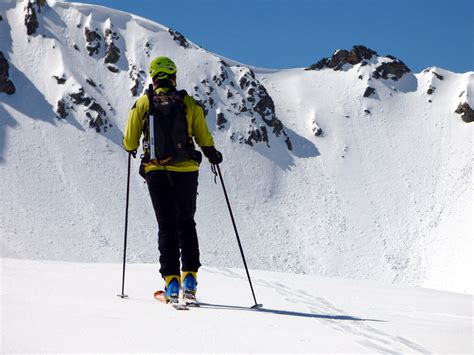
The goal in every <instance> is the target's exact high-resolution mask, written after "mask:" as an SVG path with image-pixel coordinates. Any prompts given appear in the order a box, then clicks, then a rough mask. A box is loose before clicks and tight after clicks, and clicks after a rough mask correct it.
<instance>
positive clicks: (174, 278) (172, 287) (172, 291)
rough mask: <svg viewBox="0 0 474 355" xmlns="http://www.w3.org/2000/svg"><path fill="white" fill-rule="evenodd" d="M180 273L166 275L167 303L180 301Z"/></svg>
mask: <svg viewBox="0 0 474 355" xmlns="http://www.w3.org/2000/svg"><path fill="white" fill-rule="evenodd" d="M180 281H181V280H180V277H179V275H169V276H166V277H165V285H166V286H165V301H166V303H178V302H179V289H180V288H181V285H180Z"/></svg>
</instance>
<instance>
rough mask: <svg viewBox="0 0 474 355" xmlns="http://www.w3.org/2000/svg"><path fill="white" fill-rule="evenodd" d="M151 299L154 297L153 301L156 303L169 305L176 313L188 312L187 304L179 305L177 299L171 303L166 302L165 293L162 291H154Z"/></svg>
mask: <svg viewBox="0 0 474 355" xmlns="http://www.w3.org/2000/svg"><path fill="white" fill-rule="evenodd" d="M153 297H154V298H155V300H157V301H158V302H160V303H164V304H168V305H170V306H171V307H173V308H174V309H176V310H177V311H187V310H189V308H188V306H187V304H183V303H179V299H178V298H176V299H173V300H172V301H171V302H166V299H165V291H163V290H158V291H156V292H155V293H154V294H153Z"/></svg>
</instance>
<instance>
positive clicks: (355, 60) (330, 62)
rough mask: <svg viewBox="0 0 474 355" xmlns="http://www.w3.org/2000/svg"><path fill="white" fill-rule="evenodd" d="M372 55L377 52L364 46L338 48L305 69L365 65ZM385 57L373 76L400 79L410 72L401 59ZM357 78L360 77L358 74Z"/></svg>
mask: <svg viewBox="0 0 474 355" xmlns="http://www.w3.org/2000/svg"><path fill="white" fill-rule="evenodd" d="M374 56H376V57H379V55H378V54H377V52H375V51H374V50H372V49H370V48H367V47H365V46H361V45H357V46H354V47H352V50H350V51H348V50H345V49H339V50H337V51H336V52H335V53H334V54H333V55H332V57H331V58H323V59H321V60H320V61H319V62H317V63H315V64H313V65H311V66H310V67H309V68H306V69H305V70H322V69H333V70H343V69H344V68H345V66H346V65H356V64H360V65H361V66H365V65H367V64H368V60H370V59H372V57H374ZM387 58H389V60H386V61H384V62H382V63H380V64H379V65H378V66H377V67H376V68H375V69H374V71H373V73H372V77H373V78H375V79H379V78H382V79H391V80H395V81H396V80H400V79H401V78H402V77H403V75H405V74H407V73H410V72H411V70H410V68H408V67H407V66H406V65H405V63H403V62H402V61H401V60H399V59H397V58H395V57H394V56H391V55H387ZM359 78H360V79H361V77H360V76H359Z"/></svg>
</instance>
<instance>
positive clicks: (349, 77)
mask: <svg viewBox="0 0 474 355" xmlns="http://www.w3.org/2000/svg"><path fill="white" fill-rule="evenodd" d="M50 4H52V3H50ZM26 5H27V3H26V2H25V1H23V2H22V1H11V0H10V1H3V2H2V3H1V4H0V11H1V15H2V21H0V51H1V52H3V54H4V56H5V58H6V60H7V62H8V63H9V75H10V79H11V81H12V82H13V83H14V85H15V87H16V92H15V94H13V95H6V94H4V93H0V179H1V181H2V184H1V187H0V194H1V201H2V202H1V204H0V235H1V240H0V243H1V244H0V247H1V248H0V252H1V256H3V257H8V258H21V259H53V260H63V261H81V262H89V261H94V262H117V261H119V260H120V258H121V255H122V251H121V249H122V243H123V241H122V237H123V216H124V203H125V200H124V197H125V187H126V186H125V182H126V155H125V154H124V152H123V151H122V150H121V137H122V129H123V126H124V124H125V120H126V115H127V112H128V110H129V109H130V107H131V106H132V105H133V102H134V101H135V99H136V97H137V96H135V95H139V94H140V93H141V92H142V90H143V89H144V87H146V85H147V78H146V69H147V66H148V63H149V61H150V60H151V59H152V58H153V57H155V56H158V55H167V56H170V57H172V58H173V59H174V60H175V61H176V63H177V66H178V70H179V73H178V85H179V86H180V87H182V88H185V89H186V90H187V91H188V92H189V93H190V94H191V95H193V96H194V97H196V99H199V100H201V101H203V104H204V105H205V108H206V111H208V114H207V121H208V124H209V126H210V128H211V130H212V131H213V134H214V136H215V140H216V145H217V147H218V148H219V149H220V150H222V152H223V154H224V164H223V165H222V170H223V174H224V178H225V181H226V184H227V188H228V191H229V194H230V198H231V202H232V204H233V208H234V210H235V215H236V219H237V224H238V226H239V231H240V234H241V237H242V240H243V244H244V249H245V251H246V254H247V258H248V263H249V264H250V265H251V267H252V268H256V269H265V270H278V271H289V272H296V273H309V274H315V275H320V276H329V277H344V278H356V279H371V280H376V281H383V282H393V283H402V284H410V285H417V286H427V287H433V288H439V289H444V290H452V291H458V292H470V293H472V292H473V290H474V287H473V285H472V279H473V278H472V276H473V274H472V269H473V268H472V266H473V265H472V218H471V217H472V195H471V189H470V186H472V185H471V184H472V167H471V165H472V163H471V162H472V125H471V124H467V123H465V122H463V121H462V120H461V119H460V117H459V115H458V114H456V113H454V111H455V110H456V108H457V107H458V105H459V103H461V102H468V103H469V104H470V106H471V107H473V106H474V103H473V102H472V89H473V88H472V87H473V85H474V84H473V82H474V79H473V75H474V74H473V73H472V72H470V73H465V74H456V73H451V72H448V71H445V70H443V69H441V68H435V67H434V68H429V70H427V71H425V72H422V73H419V74H414V73H409V74H406V75H405V76H404V77H403V78H402V80H400V81H397V82H395V81H393V80H383V79H373V78H372V77H371V71H372V70H374V68H375V67H376V66H377V65H379V64H380V62H382V61H384V60H387V59H386V58H382V57H374V59H373V60H372V61H371V62H369V63H368V64H367V65H366V66H361V65H354V66H347V67H344V70H342V71H334V70H331V69H323V70H316V71H315V70H310V71H305V70H303V69H291V70H279V71H275V70H265V69H257V68H250V67H247V66H245V65H241V64H239V63H236V62H233V61H232V60H228V59H225V58H224V59H223V58H221V57H219V56H218V55H216V54H213V53H210V52H208V51H206V50H204V49H202V48H200V47H199V46H196V45H194V44H193V43H191V42H189V41H187V40H186V39H185V38H184V37H180V36H179V34H177V33H176V32H174V31H170V30H169V29H168V28H166V27H164V26H162V25H159V24H155V23H152V22H150V21H148V20H146V19H143V18H139V17H136V16H133V15H130V14H126V13H121V12H117V11H115V10H112V9H107V8H103V7H97V6H91V5H82V4H72V3H62V2H59V1H58V2H56V3H55V4H54V6H46V7H42V8H41V13H37V18H38V23H39V27H38V28H37V29H36V31H35V33H33V34H31V35H27V28H26V27H25V24H24V22H25V21H24V19H25V7H26ZM33 8H34V9H36V8H37V7H36V5H34V6H33ZM28 11H30V12H31V11H32V10H31V9H30V10H28ZM94 33H95V34H94ZM111 43H113V45H112V44H111ZM114 47H115V48H118V50H119V51H118V52H117V51H113V50H111V48H112V49H113V48H114ZM89 52H90V54H91V55H89ZM114 54H115V56H117V54H118V56H119V58H118V59H117V58H116V57H115V58H114ZM435 73H436V74H435ZM360 75H361V76H362V79H360V78H359V76H360ZM439 75H442V77H443V79H442V80H440V79H439V78H438V76H439ZM369 78H371V79H370V80H369ZM369 81H370V82H369ZM368 85H371V86H373V87H374V88H375V90H376V94H374V95H372V96H370V97H363V94H364V91H365V90H366V88H367V86H368ZM431 86H434V87H436V89H435V91H434V92H433V93H432V94H431V95H429V94H427V90H428V89H429V88H430V87H431ZM132 88H135V90H136V92H135V93H133V92H132V91H131V89H132ZM395 89H396V90H395ZM209 97H210V98H211V99H208V98H209ZM430 101H431V102H430ZM60 102H62V103H60ZM273 103H274V106H275V107H274V109H275V110H274V111H273V107H272V105H273ZM61 108H62V109H63V110H61ZM365 110H368V111H365ZM368 112H370V113H368ZM62 115H63V116H64V115H65V116H64V118H58V117H60V116H62ZM316 128H321V129H322V132H323V134H322V135H320V136H315V135H314V131H313V130H314V129H316ZM246 143H247V144H246ZM133 170H134V172H136V171H137V170H138V161H134V162H133ZM198 204H199V205H198V213H197V223H198V232H199V234H200V241H201V249H202V252H201V255H202V262H203V264H205V265H209V266H215V267H218V266H226V267H240V266H241V259H240V255H239V253H238V249H237V246H236V242H235V240H234V236H233V231H232V228H231V224H230V220H229V218H228V216H227V210H226V206H225V202H224V199H223V196H222V193H221V190H220V187H219V186H216V185H214V182H213V176H212V174H211V172H210V169H209V165H208V164H207V163H206V162H205V163H204V164H203V166H202V169H201V174H200V195H199V200H198ZM129 228H130V232H129V251H128V255H129V260H130V261H132V262H146V263H151V262H156V261H157V247H156V222H155V220H154V215H153V213H152V211H151V204H150V203H149V199H148V196H147V192H146V186H145V185H144V184H143V180H142V179H141V178H140V177H139V176H138V174H134V175H133V179H132V196H131V204H130V224H129Z"/></svg>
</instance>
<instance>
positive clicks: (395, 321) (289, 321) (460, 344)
mask: <svg viewBox="0 0 474 355" xmlns="http://www.w3.org/2000/svg"><path fill="white" fill-rule="evenodd" d="M126 272H127V273H126V283H125V293H126V294H128V296H129V297H128V298H127V299H121V298H119V297H116V294H118V293H120V292H121V291H120V290H121V274H122V265H121V264H87V263H70V262H51V261H28V260H15V259H2V260H1V272H0V274H1V275H2V292H1V304H2V308H1V310H2V315H1V316H2V347H1V351H2V353H13V352H28V353H32V352H35V353H38V352H42V353H43V352H44V353H65V352H71V351H73V352H79V353H97V352H100V353H103V352H108V353H109V352H112V353H131V352H134V353H135V352H143V353H144V352H147V353H148V352H186V353H201V352H219V353H222V352H225V353H235V352H244V353H260V352H265V353H281V352H288V353H297V352H306V353H327V352H350V353H361V352H363V353H448V352H449V353H472V350H473V347H472V346H473V345H472V335H473V333H472V302H473V297H472V296H468V295H460V294H454V293H449V292H442V291H435V290H429V289H415V288H407V287H393V286H390V285H388V284H378V283H374V282H369V281H355V280H334V279H325V278H318V277H311V276H304V275H292V274H285V273H275V272H264V271H252V277H253V283H254V287H255V291H256V294H257V298H258V301H259V302H261V303H263V304H264V308H263V309H261V310H258V311H255V310H250V309H249V306H251V305H252V304H253V302H252V297H251V293H250V289H249V287H248V282H247V278H246V276H245V273H244V272H243V271H242V270H238V269H231V268H213V267H204V268H202V270H201V272H200V274H199V289H200V291H199V298H200V300H201V301H202V302H204V303H205V304H206V305H204V306H203V307H202V308H199V309H190V310H189V311H176V310H174V309H172V308H171V307H169V306H166V305H164V304H161V303H158V302H156V301H154V300H153V296H152V295H153V292H154V291H155V289H158V288H160V287H162V284H161V281H158V274H157V268H156V266H154V265H138V264H133V265H128V266H127V271H126ZM347 295H350V297H347Z"/></svg>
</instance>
